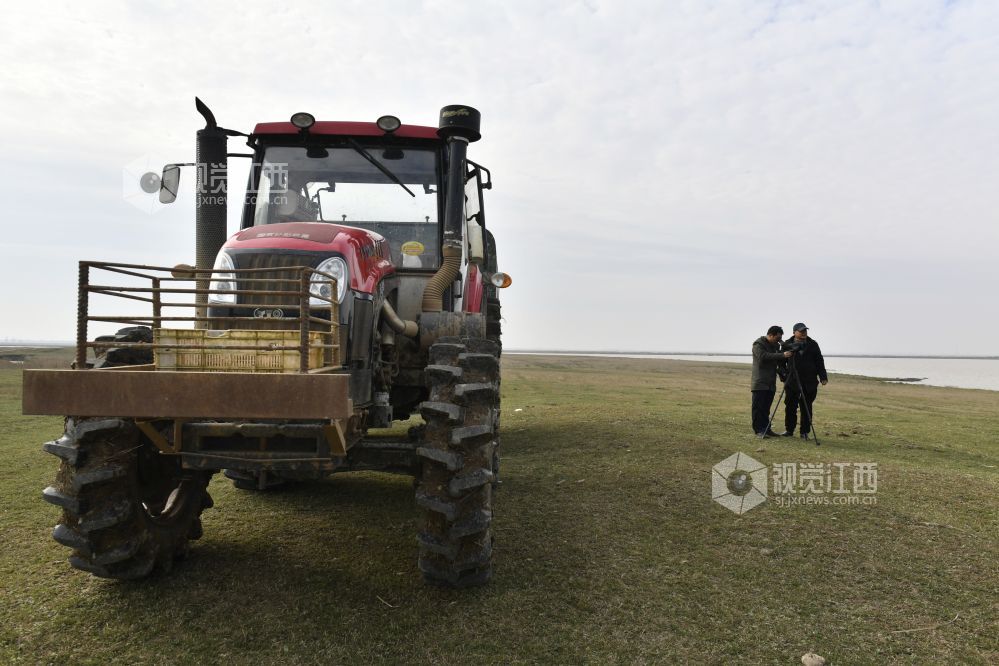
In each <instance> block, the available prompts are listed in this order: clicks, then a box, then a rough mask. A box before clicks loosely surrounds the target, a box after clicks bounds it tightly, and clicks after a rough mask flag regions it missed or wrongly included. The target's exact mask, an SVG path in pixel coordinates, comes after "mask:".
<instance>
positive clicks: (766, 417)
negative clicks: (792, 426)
mask: <svg viewBox="0 0 999 666" xmlns="http://www.w3.org/2000/svg"><path fill="white" fill-rule="evenodd" d="M752 393H753V432H755V433H756V434H757V435H759V434H760V433H761V432H764V431H765V430H766V429H767V424H768V423H770V406H771V405H772V404H774V396H775V395H777V391H775V390H774V389H770V390H769V391H753V392H752Z"/></svg>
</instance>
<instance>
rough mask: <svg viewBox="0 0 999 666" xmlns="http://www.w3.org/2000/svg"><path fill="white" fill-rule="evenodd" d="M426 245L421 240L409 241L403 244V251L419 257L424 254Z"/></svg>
mask: <svg viewBox="0 0 999 666" xmlns="http://www.w3.org/2000/svg"><path fill="white" fill-rule="evenodd" d="M424 250H426V248H425V247H423V243H421V242H420V241H409V242H407V243H403V244H402V253H403V254H405V255H409V256H410V257H418V256H420V255H421V254H423V252H424Z"/></svg>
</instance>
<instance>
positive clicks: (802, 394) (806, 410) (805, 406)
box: [760, 352, 819, 446]
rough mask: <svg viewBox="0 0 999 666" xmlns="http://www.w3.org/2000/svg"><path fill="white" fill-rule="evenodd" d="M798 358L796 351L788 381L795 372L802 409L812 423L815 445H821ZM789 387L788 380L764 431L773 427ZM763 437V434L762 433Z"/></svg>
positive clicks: (766, 431)
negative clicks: (800, 374) (799, 368)
mask: <svg viewBox="0 0 999 666" xmlns="http://www.w3.org/2000/svg"><path fill="white" fill-rule="evenodd" d="M797 358H798V353H797V352H795V354H794V356H792V357H791V361H790V363H788V366H789V368H788V378H787V379H788V381H790V380H791V373H794V379H795V381H797V382H798V404H800V405H801V410H802V413H803V414H807V415H808V422H809V423H810V424H811V425H812V437H813V438H814V439H815V446H819V435H818V433H817V432H816V430H815V420H814V419H813V418H812V410H811V408H810V407H809V406H808V398H806V397H805V390H804V387H803V386H802V385H801V376H799V375H798V366H797V365H795V363H794V362H795V360H796V359H797ZM786 389H787V381H785V382H784V385H783V386H781V388H780V395H779V396H777V404H776V405H775V406H774V411H773V412H772V413H771V414H770V421H769V422H768V423H767V429H766V430H764V431H763V432H764V433H768V432H770V429H771V427H772V426H773V423H774V417H775V416H777V410H778V409H780V400H781V398H783V397H784V391H785V390H786ZM760 437H761V438H762V437H763V435H760Z"/></svg>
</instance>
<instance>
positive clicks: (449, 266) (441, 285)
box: [422, 245, 461, 312]
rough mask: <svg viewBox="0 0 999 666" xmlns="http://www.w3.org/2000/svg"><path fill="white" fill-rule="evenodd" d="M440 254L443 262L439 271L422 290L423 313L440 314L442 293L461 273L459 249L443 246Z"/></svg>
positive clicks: (442, 302)
mask: <svg viewBox="0 0 999 666" xmlns="http://www.w3.org/2000/svg"><path fill="white" fill-rule="evenodd" d="M441 254H443V255H444V261H443V262H442V263H441V267H440V269H438V271H437V272H436V273H434V276H433V277H432V278H430V280H429V281H428V282H427V286H426V287H424V288H423V306H422V308H423V311H424V312H440V311H441V310H443V309H444V292H445V291H446V290H447V288H448V287H450V286H451V284H452V283H453V282H454V281H455V279H456V278H457V277H458V274H459V273H461V247H456V246H454V245H445V246H444V248H443V250H442V252H441Z"/></svg>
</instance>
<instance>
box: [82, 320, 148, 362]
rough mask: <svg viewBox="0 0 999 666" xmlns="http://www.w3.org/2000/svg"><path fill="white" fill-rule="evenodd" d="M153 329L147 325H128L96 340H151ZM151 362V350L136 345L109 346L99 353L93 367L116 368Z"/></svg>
mask: <svg viewBox="0 0 999 666" xmlns="http://www.w3.org/2000/svg"><path fill="white" fill-rule="evenodd" d="M152 341H153V329H151V328H149V327H148V326H128V327H126V328H121V329H118V332H117V333H115V334H114V335H102V336H100V337H98V338H96V342H152ZM152 362H153V350H152V349H148V348H147V349H143V348H138V347H111V348H109V349H106V350H104V351H103V352H101V353H100V356H99V357H98V360H97V362H96V363H95V364H94V367H97V368H117V367H121V366H123V365H145V364H149V363H152Z"/></svg>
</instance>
